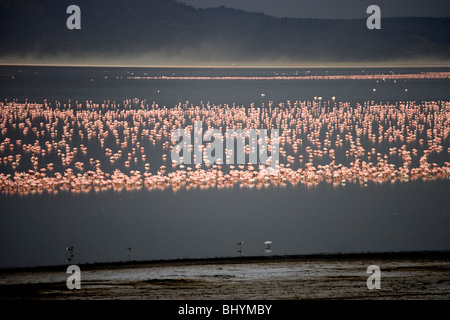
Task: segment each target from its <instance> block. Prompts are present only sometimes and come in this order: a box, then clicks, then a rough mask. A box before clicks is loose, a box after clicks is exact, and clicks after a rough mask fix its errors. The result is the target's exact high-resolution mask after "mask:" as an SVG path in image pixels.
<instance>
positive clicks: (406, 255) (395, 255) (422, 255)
mask: <svg viewBox="0 0 450 320" xmlns="http://www.w3.org/2000/svg"><path fill="white" fill-rule="evenodd" d="M367 259H377V260H380V259H381V260H383V259H390V260H423V259H425V260H449V261H450V250H436V251H389V252H355V253H314V254H298V255H273V256H244V257H241V256H229V257H213V258H211V257H207V258H177V259H160V260H132V261H115V262H111V261H110V262H92V263H86V262H83V263H75V262H68V263H67V264H61V265H47V266H30V267H5V268H0V274H8V273H16V272H48V271H56V270H58V271H59V270H61V268H66V267H67V266H69V265H71V264H76V265H78V266H79V267H80V268H82V269H83V270H95V269H105V268H134V267H142V266H143V265H145V266H155V267H156V266H157V267H162V266H177V265H208V264H248V263H262V262H282V261H311V260H313V261H317V260H367Z"/></svg>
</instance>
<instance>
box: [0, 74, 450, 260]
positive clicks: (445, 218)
mask: <svg viewBox="0 0 450 320" xmlns="http://www.w3.org/2000/svg"><path fill="white" fill-rule="evenodd" d="M449 69H450V68H409V69H408V68H391V69H382V68H377V69H375V68H372V69H370V68H367V69H358V68H351V69H270V68H264V69H248V68H245V69H220V68H214V69H195V68H81V67H77V68H75V67H16V66H8V67H6V66H4V67H1V68H0V101H2V102H5V101H13V100H17V102H19V103H24V102H25V101H28V102H37V103H43V102H44V100H46V101H48V102H51V103H54V102H55V101H56V100H57V101H61V103H67V102H68V101H69V100H70V101H72V103H74V102H75V101H78V102H80V103H85V101H86V100H89V101H92V102H93V103H99V104H102V103H103V101H105V100H106V101H107V100H109V101H116V102H117V103H122V101H124V100H126V99H134V98H137V99H139V100H140V101H142V100H144V101H146V103H149V104H151V103H152V102H153V101H155V102H156V103H157V104H158V105H159V106H166V107H167V108H171V107H172V106H174V105H177V104H178V103H180V102H181V103H184V102H186V101H189V103H192V104H193V105H200V104H201V103H202V102H207V101H209V102H211V103H213V104H233V103H236V104H238V105H244V106H245V107H248V106H249V105H250V104H251V103H255V106H256V107H261V105H262V103H264V104H265V105H267V104H268V102H269V101H273V102H274V103H276V104H278V103H280V102H281V103H286V102H287V101H288V100H289V101H314V99H315V97H316V98H317V97H321V98H322V100H323V101H331V99H332V97H335V99H336V100H337V101H344V102H350V103H357V102H359V103H364V102H365V101H375V102H378V103H387V102H389V103H395V102H399V101H417V102H418V103H420V102H421V101H433V100H434V101H437V100H443V101H449V100H450V90H449V89H450V80H449V79H421V80H409V79H408V80H398V81H395V82H394V81H392V80H389V81H377V80H275V79H271V80H220V81H219V80H185V79H181V78H180V79H174V80H164V79H161V80H139V79H134V77H146V76H156V77H158V76H175V77H184V76H191V77H201V76H238V77H241V76H242V77H246V76H270V77H273V76H279V75H282V76H296V75H334V74H336V75H341V74H347V75H348V74H380V73H384V74H388V73H389V72H391V71H394V72H395V73H418V72H429V71H433V72H443V71H445V72H448V71H449ZM374 89H376V90H374ZM405 89H407V90H405ZM448 112H449V111H448V110H447V119H448ZM447 121H448V120H447ZM447 126H448V124H447ZM1 139H2V142H3V139H4V136H2V137H1ZM442 146H443V147H444V151H443V152H442V153H441V154H440V156H439V157H436V158H435V159H434V161H436V162H438V164H439V165H442V163H443V162H444V161H450V156H449V153H448V151H447V148H448V147H450V142H449V141H448V135H447V139H446V140H444V141H442ZM2 156H3V155H2ZM87 159H89V158H87ZM0 172H3V173H5V174H6V173H12V172H13V171H12V170H11V168H10V167H7V166H4V165H3V166H1V167H0ZM449 187H450V181H449V180H448V179H443V180H442V179H437V180H433V181H422V180H416V181H409V182H400V181H396V182H395V183H382V184H376V183H369V184H368V185H367V186H362V185H360V184H358V183H349V184H346V185H345V186H344V185H338V186H333V185H331V184H327V183H321V184H319V185H317V186H314V187H307V186H305V185H303V184H298V185H295V186H294V185H289V184H288V185H286V186H284V187H283V186H273V185H271V186H267V187H264V188H262V189H256V188H240V187H239V186H234V187H232V188H224V189H221V188H216V187H212V188H208V189H205V190H199V189H195V190H185V189H184V188H181V189H180V190H178V191H176V192H175V191H172V190H170V189H168V190H164V191H161V190H150V191H149V190H146V189H145V188H143V189H140V190H131V191H127V190H122V191H115V190H106V191H99V192H96V191H94V190H90V191H89V192H87V193H86V194H83V193H79V194H76V193H71V192H65V191H60V192H58V193H57V194H55V193H47V192H43V193H32V194H27V195H19V194H7V193H3V194H1V195H0V267H1V268H7V267H20V266H41V265H53V264H64V263H66V250H65V248H66V247H69V246H73V247H74V257H73V260H72V262H73V263H85V262H105V261H126V260H129V259H132V260H159V259H176V258H206V257H208V258H211V257H231V256H240V255H243V256H254V255H288V254H308V253H337V252H369V251H405V250H406V251H417V250H449V249H450V233H449V232H448V230H449V227H450V202H449V201H448V196H449ZM266 240H270V241H272V242H273V243H272V246H271V251H270V252H267V251H265V246H264V241H266ZM240 241H245V243H244V245H243V246H242V247H241V248H239V247H237V245H236V244H237V243H238V242H240ZM128 248H131V250H128ZM238 249H242V250H240V251H241V252H239V251H238Z"/></svg>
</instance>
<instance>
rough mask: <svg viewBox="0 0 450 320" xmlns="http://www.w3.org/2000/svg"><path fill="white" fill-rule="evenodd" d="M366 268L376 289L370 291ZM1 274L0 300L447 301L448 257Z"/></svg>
mask: <svg viewBox="0 0 450 320" xmlns="http://www.w3.org/2000/svg"><path fill="white" fill-rule="evenodd" d="M370 265H377V266H378V267H379V268H380V271H381V282H380V284H381V288H380V289H379V290H378V289H373V290H369V289H368V287H367V279H368V277H369V276H370V275H371V274H369V273H367V268H368V267H369V266H370ZM79 267H80V270H81V282H80V283H81V288H80V289H79V290H69V289H68V287H67V284H66V281H67V278H68V277H69V276H70V274H67V273H66V269H67V266H52V267H41V268H24V269H14V270H12V269H8V270H0V299H2V300H10V299H11V300H20V299H27V300H28V299H35V300H58V299H64V300H67V299H81V300H98V299H108V300H109V299H120V300H126V299H139V300H141V299H145V300H161V299H163V300H184V299H187V300H219V299H220V300H222V299H223V300H299V299H420V300H424V299H425V300H432V299H439V300H449V299H450V252H413V253H410V252H407V253H405V252H403V253H368V254H342V255H315V256H288V257H246V258H227V259H204V260H179V261H158V262H154V261H150V262H130V263H115V264H106V263H105V264H91V265H79Z"/></svg>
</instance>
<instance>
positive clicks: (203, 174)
mask: <svg viewBox="0 0 450 320" xmlns="http://www.w3.org/2000/svg"><path fill="white" fill-rule="evenodd" d="M0 112H1V113H0V123H1V132H0V141H1V145H0V188H1V192H2V193H3V194H20V195H26V194H29V193H42V192H51V193H58V192H60V191H70V192H74V193H86V192H90V191H91V190H95V191H104V190H110V189H113V190H119V191H120V190H137V189H143V188H145V189H148V190H154V189H157V190H165V189H168V188H171V189H172V190H178V189H181V188H185V189H195V188H199V189H204V188H211V187H216V188H233V187H248V188H252V187H255V188H265V187H269V186H273V185H275V186H286V185H288V184H292V185H296V184H304V185H306V186H316V185H318V184H321V183H330V184H333V185H335V186H343V185H345V184H349V183H358V184H360V185H361V186H365V185H368V184H369V183H395V182H397V181H405V182H406V181H412V180H418V179H421V180H435V179H449V178H450V162H448V159H449V154H450V143H449V134H450V102H449V101H440V100H439V101H422V102H420V103H419V102H415V101H402V102H395V103H392V104H391V103H375V102H373V101H366V102H364V103H353V104H352V103H349V102H337V101H334V100H333V101H319V102H317V101H294V102H291V101H287V102H284V103H278V104H276V103H274V102H271V101H269V102H268V103H265V104H264V103H262V104H261V105H255V104H251V105H248V106H244V105H241V106H240V105H236V104H233V105H227V104H225V105H216V104H211V103H209V102H201V103H200V104H199V105H194V104H192V103H189V102H185V103H179V104H177V105H175V106H172V107H166V106H159V105H158V104H157V103H155V102H153V103H147V101H146V100H139V99H131V100H125V101H123V102H121V103H116V102H115V101H104V102H103V103H101V104H97V103H93V102H92V101H85V102H83V103H81V102H78V101H77V102H75V103H73V102H71V101H68V102H67V103H61V102H58V101H55V102H53V103H50V102H47V101H44V103H42V104H39V103H28V102H23V103H20V102H18V101H12V102H7V101H5V102H1V103H0ZM198 120H200V121H202V123H203V125H204V126H205V129H206V128H216V129H219V130H220V131H221V132H224V133H225V131H226V129H228V128H230V129H239V128H241V129H243V130H245V129H261V128H265V129H268V130H269V131H270V129H279V133H280V135H279V151H280V154H279V166H278V168H277V170H274V169H273V168H271V167H269V166H267V165H265V164H250V163H245V164H236V165H227V164H217V163H212V164H208V163H203V164H196V165H194V164H193V165H185V164H176V163H172V161H171V151H172V150H173V148H174V144H175V143H173V142H171V132H172V131H173V130H174V129H177V128H187V127H189V126H192V124H193V122H194V121H198ZM203 147H204V146H203ZM246 152H247V154H248V148H247V149H246ZM445 160H447V161H445Z"/></svg>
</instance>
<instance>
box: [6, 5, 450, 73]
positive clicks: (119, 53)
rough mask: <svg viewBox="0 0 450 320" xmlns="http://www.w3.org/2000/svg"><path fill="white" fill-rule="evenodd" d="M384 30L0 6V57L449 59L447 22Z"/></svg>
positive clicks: (190, 12)
mask: <svg viewBox="0 0 450 320" xmlns="http://www.w3.org/2000/svg"><path fill="white" fill-rule="evenodd" d="M70 4H77V5H78V6H79V7H80V8H81V27H82V29H81V30H68V29H67V28H66V20H67V18H68V17H69V15H68V14H66V9H67V7H68V6H69V5H70ZM381 27H382V29H381V30H368V29H367V28H366V19H357V20H333V19H327V20H322V19H293V18H275V17H270V16H267V15H264V14H262V13H250V12H245V11H242V10H235V9H230V8H225V7H220V8H213V9H195V8H193V7H190V6H187V5H184V4H179V3H177V2H175V1H172V0H152V1H144V0H119V1H108V0H96V1H91V0H74V1H67V0H66V1H61V0H0V30H1V31H0V32H1V37H0V38H1V40H0V41H1V42H0V43H1V47H0V48H1V49H0V57H2V56H3V57H5V56H8V55H29V54H32V55H37V56H49V55H51V56H53V55H64V56H69V57H77V56H80V55H83V57H86V56H92V57H102V58H113V57H121V58H123V57H128V58H130V59H131V58H134V57H137V56H141V55H145V54H150V53H152V54H155V53H156V54H157V56H159V57H160V58H161V57H163V58H164V57H166V58H171V59H172V60H171V61H172V62H174V61H175V62H176V61H180V62H181V63H218V62H230V63H231V62H257V61H283V60H285V61H293V62H365V61H367V62H388V61H395V60H400V59H401V60H421V59H425V60H426V59H433V60H449V59H450V37H449V34H450V18H383V17H382V20H381ZM153 56H154V55H148V58H147V60H146V63H149V64H151V63H152V57H153Z"/></svg>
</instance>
